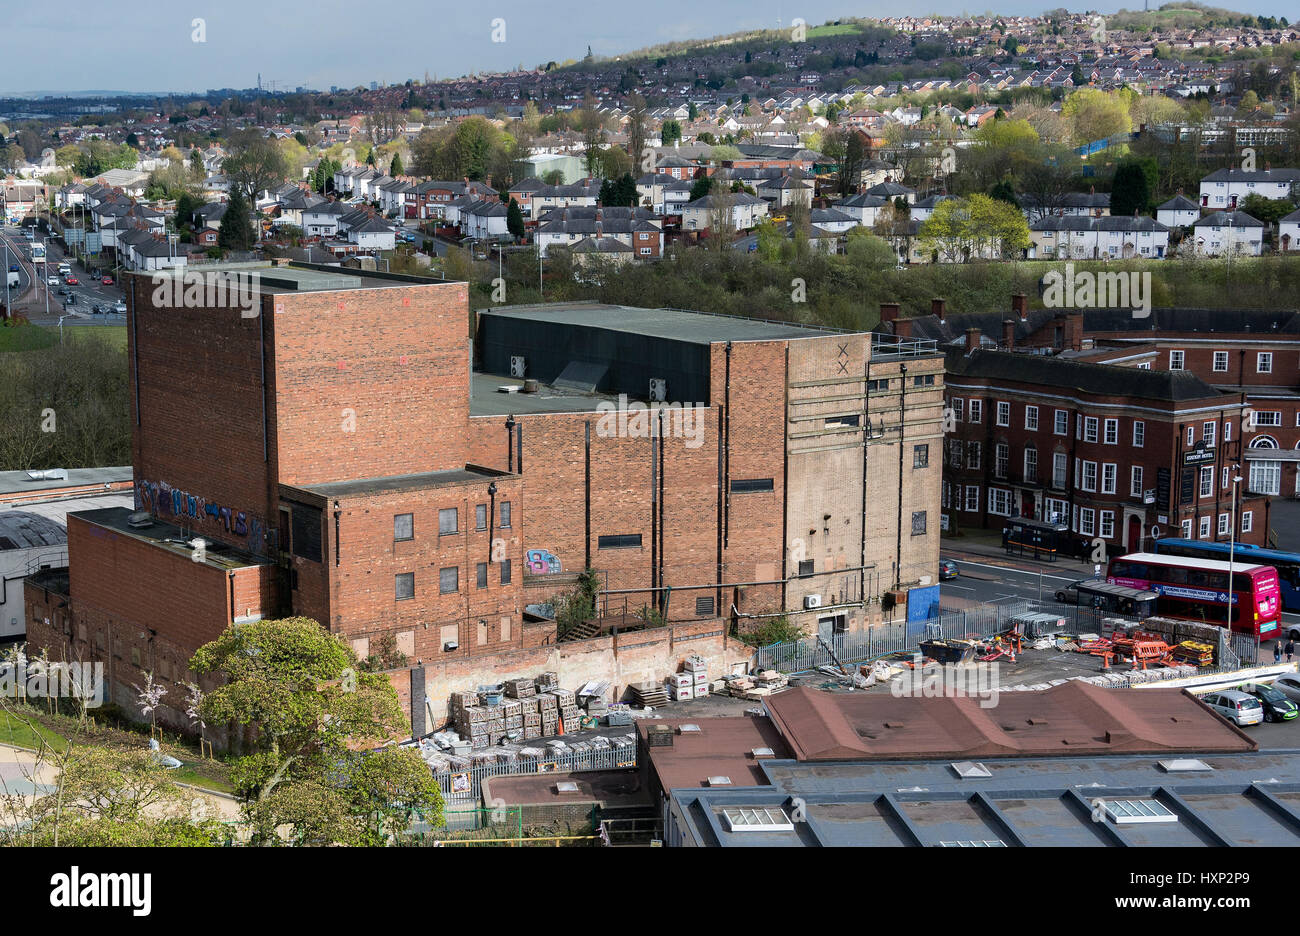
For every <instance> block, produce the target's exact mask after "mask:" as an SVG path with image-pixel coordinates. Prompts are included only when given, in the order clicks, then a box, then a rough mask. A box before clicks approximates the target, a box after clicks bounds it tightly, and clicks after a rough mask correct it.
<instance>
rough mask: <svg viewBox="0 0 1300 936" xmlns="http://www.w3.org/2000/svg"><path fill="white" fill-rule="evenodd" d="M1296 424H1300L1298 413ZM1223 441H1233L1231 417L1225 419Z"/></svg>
mask: <svg viewBox="0 0 1300 936" xmlns="http://www.w3.org/2000/svg"><path fill="white" fill-rule="evenodd" d="M1296 424H1297V425H1300V414H1297V415H1296ZM1223 441H1224V442H1231V441H1232V420H1231V419H1227V420H1224V423H1223Z"/></svg>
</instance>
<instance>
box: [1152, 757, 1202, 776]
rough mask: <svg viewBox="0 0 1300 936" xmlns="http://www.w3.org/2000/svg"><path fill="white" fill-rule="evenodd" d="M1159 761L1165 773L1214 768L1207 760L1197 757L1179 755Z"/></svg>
mask: <svg viewBox="0 0 1300 936" xmlns="http://www.w3.org/2000/svg"><path fill="white" fill-rule="evenodd" d="M1158 763H1159V764H1160V769H1161V770H1163V771H1164V772H1165V773H1186V772H1189V771H1193V770H1213V769H1214V768H1213V767H1211V766H1210V765H1209V764H1207V763H1206V762H1205V761H1203V760H1198V759H1196V758H1195V757H1177V758H1174V759H1173V760H1162V761H1159V762H1158Z"/></svg>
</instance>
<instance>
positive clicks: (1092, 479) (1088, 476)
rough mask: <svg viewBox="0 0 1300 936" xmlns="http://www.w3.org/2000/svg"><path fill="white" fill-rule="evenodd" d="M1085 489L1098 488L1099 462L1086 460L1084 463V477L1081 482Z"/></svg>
mask: <svg viewBox="0 0 1300 936" xmlns="http://www.w3.org/2000/svg"><path fill="white" fill-rule="evenodd" d="M1079 487H1081V488H1082V489H1083V490H1085V491H1096V490H1097V463H1096V462H1094V461H1086V462H1084V463H1083V479H1082V481H1081V482H1080V484H1079Z"/></svg>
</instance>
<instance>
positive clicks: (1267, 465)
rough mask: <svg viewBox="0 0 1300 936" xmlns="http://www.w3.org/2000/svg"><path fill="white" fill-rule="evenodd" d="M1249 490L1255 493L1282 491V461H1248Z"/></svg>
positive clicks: (1278, 492)
mask: <svg viewBox="0 0 1300 936" xmlns="http://www.w3.org/2000/svg"><path fill="white" fill-rule="evenodd" d="M1250 490H1251V491H1253V492H1254V493H1256V494H1280V493H1281V491H1282V463H1281V462H1280V461H1252V462H1251V463H1250Z"/></svg>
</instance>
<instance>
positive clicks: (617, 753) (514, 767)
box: [430, 736, 636, 808]
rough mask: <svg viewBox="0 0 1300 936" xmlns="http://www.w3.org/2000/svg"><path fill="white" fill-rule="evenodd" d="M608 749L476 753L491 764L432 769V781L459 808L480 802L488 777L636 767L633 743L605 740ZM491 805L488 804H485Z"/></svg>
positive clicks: (629, 739) (576, 742)
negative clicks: (488, 758)
mask: <svg viewBox="0 0 1300 936" xmlns="http://www.w3.org/2000/svg"><path fill="white" fill-rule="evenodd" d="M606 740H608V741H609V746H608V747H605V746H600V747H597V746H594V745H592V746H591V747H588V748H585V749H583V748H578V749H576V750H575V749H572V748H571V749H570V750H568V751H565V752H561V753H555V752H553V751H551V750H541V751H540V753H539V754H538V755H533V754H528V753H524V752H525V751H528V750H537V749H527V748H526V749H522V750H508V749H505V748H502V749H500V750H496V751H485V752H482V753H478V754H476V755H475V757H478V758H482V757H488V756H491V757H495V758H497V760H496V762H495V763H477V764H469V763H467V764H466V765H464V766H458V765H452V766H449V767H447V766H436V767H435V766H433V765H430V766H431V767H433V771H434V773H433V779H434V780H436V781H437V783H438V786H439V788H440V789H441V790H442V798H443V801H444V802H445V803H446V804H447V805H448V806H453V805H455V806H459V807H461V808H463V807H465V806H470V805H477V804H479V803H481V802H482V797H483V781H484V780H487V779H488V778H490V777H516V776H520V775H521V774H544V773H570V772H572V773H580V772H582V771H586V770H616V769H618V768H620V767H635V766H636V741H635V740H634V739H633V738H629V737H626V736H619V737H617V738H608V739H606ZM570 743H571V744H574V745H579V744H589V745H590V744H591V742H589V741H586V742H584V741H581V740H576V741H571V742H570ZM487 805H489V806H490V805H491V804H487Z"/></svg>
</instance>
